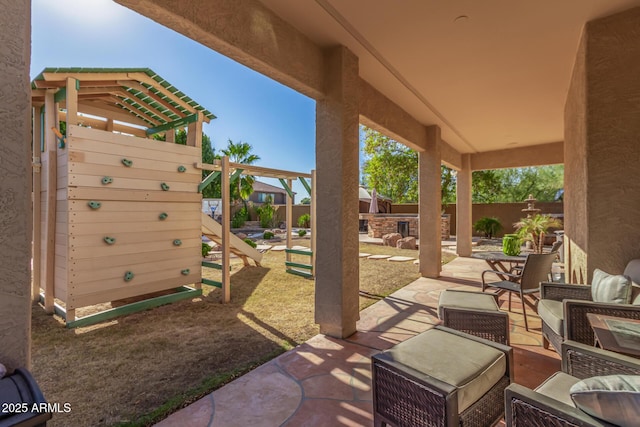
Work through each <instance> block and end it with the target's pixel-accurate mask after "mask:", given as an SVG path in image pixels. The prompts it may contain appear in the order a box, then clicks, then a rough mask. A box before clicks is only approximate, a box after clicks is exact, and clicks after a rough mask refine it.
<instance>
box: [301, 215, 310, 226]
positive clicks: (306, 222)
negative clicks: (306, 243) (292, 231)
mask: <svg viewBox="0 0 640 427" xmlns="http://www.w3.org/2000/svg"><path fill="white" fill-rule="evenodd" d="M310 226H311V215H309V214H303V215H300V217H299V218H298V227H304V228H309V227H310Z"/></svg>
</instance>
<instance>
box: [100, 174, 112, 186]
mask: <svg viewBox="0 0 640 427" xmlns="http://www.w3.org/2000/svg"><path fill="white" fill-rule="evenodd" d="M112 182H113V178H111V177H110V176H105V177H104V178H102V185H107V184H111V183H112Z"/></svg>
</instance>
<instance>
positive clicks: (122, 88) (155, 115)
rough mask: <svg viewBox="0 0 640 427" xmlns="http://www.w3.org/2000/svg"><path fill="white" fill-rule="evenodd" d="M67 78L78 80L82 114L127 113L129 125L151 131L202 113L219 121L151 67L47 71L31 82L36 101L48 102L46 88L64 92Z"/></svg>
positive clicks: (206, 120) (205, 116)
mask: <svg viewBox="0 0 640 427" xmlns="http://www.w3.org/2000/svg"><path fill="white" fill-rule="evenodd" d="M67 77H72V78H75V79H77V80H78V84H77V88H78V101H79V108H78V110H79V111H80V112H85V111H86V112H87V113H88V114H93V113H92V112H91V111H93V110H94V109H101V108H102V109H106V110H107V111H115V112H119V114H120V115H122V113H124V114H125V119H126V117H127V116H128V117H129V118H130V121H128V123H133V124H137V125H140V126H144V127H147V128H153V127H157V126H161V125H166V124H167V123H172V122H176V121H177V120H180V119H185V123H187V120H189V117H190V116H192V115H193V114H194V113H196V112H200V113H202V115H203V116H204V121H205V122H209V121H210V120H211V119H215V118H216V116H215V115H214V114H213V113H211V112H210V111H209V110H207V109H206V108H204V107H203V106H201V105H200V104H198V103H197V102H195V101H194V100H193V99H191V98H190V97H188V96H187V95H185V94H184V93H182V92H181V91H180V90H178V88H176V87H175V86H173V85H172V84H171V83H169V82H168V81H166V80H165V79H163V78H162V77H161V76H159V75H158V74H156V72H155V71H153V70H151V69H150V68H79V67H74V68H45V69H44V70H42V72H41V73H40V74H38V76H36V78H34V79H33V81H32V82H31V88H32V94H31V96H32V102H33V103H34V104H38V103H40V104H42V103H44V94H45V90H46V89H58V92H60V91H61V90H62V89H64V88H65V86H66V79H67ZM83 106H84V107H85V109H84V110H85V111H83V108H82V107H83ZM92 107H93V108H92ZM118 117H120V116H118ZM118 120H121V119H120V118H118Z"/></svg>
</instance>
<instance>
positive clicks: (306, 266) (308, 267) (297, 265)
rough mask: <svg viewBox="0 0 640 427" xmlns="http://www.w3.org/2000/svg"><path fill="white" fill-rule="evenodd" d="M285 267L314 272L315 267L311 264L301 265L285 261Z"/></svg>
mask: <svg viewBox="0 0 640 427" xmlns="http://www.w3.org/2000/svg"><path fill="white" fill-rule="evenodd" d="M284 265H286V266H287V267H297V268H304V269H305V270H313V266H312V265H311V264H301V263H299V262H291V261H285V262H284Z"/></svg>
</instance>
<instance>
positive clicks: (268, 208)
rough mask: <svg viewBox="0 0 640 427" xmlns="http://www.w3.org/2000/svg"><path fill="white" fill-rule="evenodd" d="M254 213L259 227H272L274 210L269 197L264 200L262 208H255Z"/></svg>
mask: <svg viewBox="0 0 640 427" xmlns="http://www.w3.org/2000/svg"><path fill="white" fill-rule="evenodd" d="M256 212H257V214H258V220H259V221H260V227H262V228H268V227H273V216H274V214H275V212H276V209H275V208H274V207H273V205H272V204H271V196H268V197H267V198H266V200H265V202H264V204H263V205H262V206H260V207H258V208H256Z"/></svg>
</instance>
